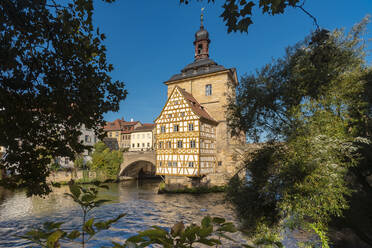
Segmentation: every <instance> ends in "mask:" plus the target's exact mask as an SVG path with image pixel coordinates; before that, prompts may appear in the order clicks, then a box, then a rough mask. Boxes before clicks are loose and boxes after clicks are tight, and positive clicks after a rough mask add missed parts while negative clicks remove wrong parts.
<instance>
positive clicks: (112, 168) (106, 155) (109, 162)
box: [91, 141, 123, 178]
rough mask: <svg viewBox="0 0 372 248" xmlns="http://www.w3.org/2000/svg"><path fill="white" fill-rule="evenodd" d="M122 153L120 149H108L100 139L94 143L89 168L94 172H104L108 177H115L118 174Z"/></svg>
mask: <svg viewBox="0 0 372 248" xmlns="http://www.w3.org/2000/svg"><path fill="white" fill-rule="evenodd" d="M122 161H123V154H122V153H121V152H120V151H115V150H112V151H110V149H109V148H108V147H107V146H106V145H105V143H103V142H102V141H100V142H98V143H96V144H95V145H94V152H93V154H92V165H91V169H92V170H95V171H96V172H104V173H105V174H106V176H108V177H110V178H116V177H117V176H118V174H119V169H120V164H121V163H122Z"/></svg>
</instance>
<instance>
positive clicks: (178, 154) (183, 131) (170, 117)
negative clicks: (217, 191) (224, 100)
mask: <svg viewBox="0 0 372 248" xmlns="http://www.w3.org/2000/svg"><path fill="white" fill-rule="evenodd" d="M155 123H156V174H157V175H165V176H189V177H199V176H203V175H206V174H209V173H214V171H215V168H216V163H217V162H216V144H215V143H216V126H217V124H218V123H217V122H216V121H215V120H214V119H213V118H212V117H211V116H210V115H209V114H208V112H207V111H206V110H205V108H204V107H203V106H201V105H200V104H199V103H198V101H196V99H195V98H194V97H193V96H192V95H191V94H190V93H188V92H186V91H185V90H184V89H182V88H180V87H174V89H173V91H172V93H171V94H170V96H169V98H168V100H167V102H166V104H165V106H164V108H163V110H162V112H161V114H160V115H159V117H158V118H157V119H156V120H155Z"/></svg>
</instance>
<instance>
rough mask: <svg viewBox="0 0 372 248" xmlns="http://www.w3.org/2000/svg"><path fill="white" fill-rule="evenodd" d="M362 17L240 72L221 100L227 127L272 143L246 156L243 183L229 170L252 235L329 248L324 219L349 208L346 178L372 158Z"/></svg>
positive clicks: (239, 207)
mask: <svg viewBox="0 0 372 248" xmlns="http://www.w3.org/2000/svg"><path fill="white" fill-rule="evenodd" d="M367 22H368V18H366V19H364V20H363V21H362V22H361V23H360V24H358V25H356V26H355V27H354V28H353V29H352V30H351V31H350V33H348V34H344V33H343V31H342V30H335V31H334V32H332V33H329V32H327V31H325V30H318V31H316V32H315V33H313V34H312V35H311V36H310V37H308V38H306V39H305V40H304V41H303V42H301V43H299V44H297V45H296V46H294V47H290V48H288V49H287V50H286V52H287V53H286V56H285V57H284V58H281V59H277V60H275V61H274V62H273V63H272V64H269V65H266V66H264V67H263V68H262V69H261V70H260V71H258V72H257V73H256V74H253V75H249V76H245V77H244V78H242V80H241V81H242V84H241V86H240V87H239V89H238V92H237V101H236V102H231V104H230V106H229V117H230V118H229V119H230V123H229V125H230V127H231V130H232V132H233V133H234V131H235V134H236V131H237V130H243V131H246V132H247V135H248V137H249V138H250V139H251V140H255V141H258V140H260V139H266V140H271V142H268V143H266V144H262V145H261V147H260V148H258V149H257V150H256V151H255V152H250V153H247V154H246V156H245V159H244V161H243V162H244V163H243V164H244V167H245V169H246V171H247V178H248V180H246V179H245V178H243V179H242V178H239V177H238V176H236V177H234V178H233V179H232V180H231V182H230V186H229V189H228V197H229V200H230V201H231V202H233V203H234V205H235V206H236V208H237V212H238V214H239V216H240V217H241V218H242V219H243V221H244V225H245V227H246V229H247V230H248V231H249V234H250V236H252V237H256V238H259V239H262V237H267V235H274V236H275V235H277V234H279V233H280V231H281V230H283V229H284V228H290V229H300V230H306V231H309V232H312V233H313V234H314V235H317V236H318V237H319V239H320V241H319V242H320V243H321V245H322V247H327V245H328V239H329V237H328V224H329V222H330V221H331V220H332V219H335V218H343V217H342V216H343V214H344V213H345V211H346V212H347V211H349V210H348V208H349V206H351V207H352V206H353V205H350V204H349V199H350V197H351V196H352V194H353V192H354V191H355V189H356V187H354V186H352V185H355V184H356V181H358V180H359V182H358V185H359V184H361V182H365V180H366V179H367V178H368V176H370V175H371V170H369V171H368V170H366V169H363V170H362V171H363V174H360V173H359V175H360V177H359V179H358V180H356V181H354V182H353V181H352V180H351V178H356V175H355V174H356V172H355V171H359V172H361V169H362V168H365V167H362V163H361V162H362V161H364V162H363V164H364V163H365V162H366V161H371V160H370V154H371V152H370V151H371V150H369V152H366V150H363V149H365V148H366V147H370V146H369V145H367V143H368V140H370V139H371V136H370V131H369V134H368V130H370V129H369V123H370V120H371V106H372V103H371V101H370V97H369V96H368V92H370V91H368V89H370V88H369V87H370V84H371V83H370V81H369V79H370V68H368V66H366V64H365V60H364V56H365V46H364V42H363V39H362V35H363V32H364V31H363V30H364V29H365V26H366V23H367ZM360 140H364V141H365V142H364V145H361V144H360V142H359V141H360ZM363 146H364V148H363V149H362V147H363ZM363 151H364V153H363ZM367 158H368V159H367ZM369 190H370V188H369V189H366V191H369ZM349 228H350V227H349ZM352 229H353V228H352ZM354 229H355V228H354ZM274 236H273V237H274ZM362 236H363V235H362ZM264 239H266V238H264ZM271 240H272V241H274V240H273V239H271ZM314 242H317V241H316V240H314Z"/></svg>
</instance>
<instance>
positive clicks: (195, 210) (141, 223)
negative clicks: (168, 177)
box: [0, 181, 242, 247]
mask: <svg viewBox="0 0 372 248" xmlns="http://www.w3.org/2000/svg"><path fill="white" fill-rule="evenodd" d="M158 184H159V181H146V182H143V183H142V184H138V182H136V181H129V182H122V183H119V184H109V190H103V191H102V192H100V195H99V197H100V198H101V197H102V198H104V199H109V200H110V202H109V203H108V204H106V205H104V206H102V207H101V208H98V209H96V210H94V211H93V212H92V214H91V216H94V217H95V218H96V219H99V220H104V219H109V218H113V217H115V216H117V215H118V214H121V213H127V216H126V217H125V218H123V219H121V220H120V221H119V222H117V223H115V224H114V225H113V226H112V228H111V229H110V231H104V232H102V233H100V234H98V235H97V236H96V237H95V238H94V239H92V240H91V241H90V243H89V245H88V247H100V246H103V245H106V246H109V245H110V244H111V240H112V241H117V242H124V241H125V239H126V238H128V237H129V236H131V235H133V234H135V233H137V232H138V231H140V230H143V229H145V228H148V227H150V226H152V225H158V226H161V227H164V228H169V227H170V226H172V225H173V224H174V223H176V222H177V221H184V222H185V223H192V222H200V220H201V219H202V218H203V217H204V216H206V215H208V214H209V215H212V216H221V217H224V218H226V219H228V220H230V221H235V216H234V214H233V212H232V211H231V210H230V209H229V208H228V207H227V206H226V205H225V204H224V203H223V195H222V194H206V195H188V194H186V195H176V194H174V195H158V194H157V186H158ZM66 192H68V187H67V186H64V187H61V188H57V189H55V190H54V192H53V193H51V194H50V195H49V196H47V197H46V198H45V199H43V198H40V197H31V198H26V196H25V193H24V192H22V191H18V192H11V191H7V190H4V189H0V247H28V246H29V243H27V242H26V241H24V240H21V239H19V238H17V237H15V236H14V235H21V234H23V233H24V232H25V231H26V230H28V229H29V228H31V227H40V226H41V225H42V223H43V222H45V221H48V220H49V221H50V220H54V221H64V222H65V224H64V225H63V226H62V227H63V228H64V229H66V230H72V229H73V228H77V227H79V225H80V223H81V212H80V209H79V206H78V205H77V204H75V203H74V202H73V201H72V200H71V199H70V198H68V197H66V196H65V195H64V193H66ZM235 236H236V237H235V238H237V239H242V237H241V236H239V235H235Z"/></svg>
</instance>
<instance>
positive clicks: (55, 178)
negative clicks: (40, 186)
mask: <svg viewBox="0 0 372 248" xmlns="http://www.w3.org/2000/svg"><path fill="white" fill-rule="evenodd" d="M83 178H84V177H83V171H82V170H79V171H77V172H76V175H75V173H74V172H73V171H57V172H52V173H50V175H49V177H48V178H47V182H67V181H70V180H71V179H74V180H78V179H83ZM89 178H91V179H93V178H96V173H95V172H94V171H89Z"/></svg>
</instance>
